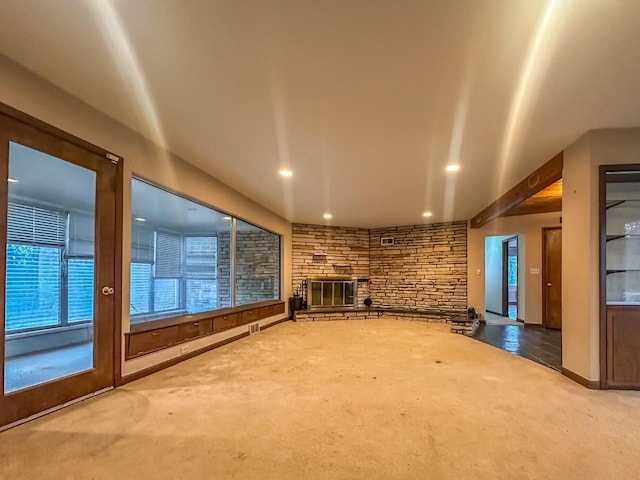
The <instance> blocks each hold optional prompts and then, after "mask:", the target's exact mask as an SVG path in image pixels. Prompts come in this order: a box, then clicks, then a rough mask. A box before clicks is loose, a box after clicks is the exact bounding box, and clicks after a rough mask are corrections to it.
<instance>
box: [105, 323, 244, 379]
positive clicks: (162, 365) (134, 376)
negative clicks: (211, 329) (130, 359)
mask: <svg viewBox="0 0 640 480" xmlns="http://www.w3.org/2000/svg"><path fill="white" fill-rule="evenodd" d="M248 336H249V332H243V333H241V334H239V335H236V336H234V337H231V338H227V339H225V340H221V341H219V342H216V343H212V344H211V345H207V346H206V347H202V348H199V349H198V350H194V351H192V352H188V353H186V354H184V355H180V356H179V357H175V358H172V359H170V360H166V361H164V362H160V363H158V364H156V365H153V366H151V367H148V368H144V369H142V370H139V371H137V372H134V373H132V374H131V375H126V376H124V377H121V378H120V382H119V383H117V384H116V387H120V386H122V385H126V384H127V383H130V382H133V381H135V380H139V379H141V378H143V377H146V376H147V375H151V374H152V373H157V372H159V371H161V370H164V369H165V368H169V367H172V366H173V365H177V364H178V363H180V362H183V361H184V360H187V359H189V358H193V357H195V356H198V355H200V354H202V353H205V352H208V351H209V350H213V349H214V348H218V347H222V346H223V345H226V344H227V343H231V342H235V341H236V340H240V339H241V338H244V337H248Z"/></svg>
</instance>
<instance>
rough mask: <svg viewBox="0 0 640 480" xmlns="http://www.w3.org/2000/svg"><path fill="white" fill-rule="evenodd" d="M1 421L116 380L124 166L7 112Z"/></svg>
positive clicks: (0, 186) (1, 118)
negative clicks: (119, 174) (120, 173)
mask: <svg viewBox="0 0 640 480" xmlns="http://www.w3.org/2000/svg"><path fill="white" fill-rule="evenodd" d="M0 174H1V178H2V181H0V218H2V219H3V220H2V222H0V238H1V239H2V242H3V248H4V251H5V252H6V254H5V255H3V256H2V260H1V261H0V282H1V285H0V302H1V303H2V305H4V308H2V309H0V310H1V313H0V358H1V359H2V362H3V365H2V368H1V369H0V385H1V386H2V395H1V396H0V427H1V426H6V425H9V424H12V423H14V422H17V421H20V420H22V419H25V418H27V417H29V416H32V415H34V414H38V413H40V412H43V411H46V410H48V409H51V408H54V407H56V406H59V405H61V404H64V403H66V402H68V401H71V400H73V399H76V398H80V397H83V396H85V395H88V394H91V393H93V392H97V391H100V390H103V389H105V388H109V387H112V386H113V385H114V367H113V356H114V353H113V352H114V313H115V309H114V307H115V305H114V295H113V294H114V285H115V263H114V256H115V237H114V224H115V208H116V205H115V199H116V194H115V189H116V166H115V165H113V164H112V163H111V162H110V161H108V160H106V159H105V158H102V157H100V156H99V155H97V154H95V153H92V152H90V151H88V150H85V149H84V148H81V147H79V146H77V145H75V144H74V143H71V142H68V141H66V140H62V139H61V138H58V137H56V136H53V135H51V134H50V133H47V132H45V131H42V130H39V129H38V128H36V127H34V126H31V125H27V124H26V123H22V122H21V121H19V120H16V119H14V118H12V117H10V116H7V115H4V114H0Z"/></svg>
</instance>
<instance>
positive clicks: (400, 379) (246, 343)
mask: <svg viewBox="0 0 640 480" xmlns="http://www.w3.org/2000/svg"><path fill="white" fill-rule="evenodd" d="M638 452H640V392H614V391H604V392H600V391H591V390H587V389H585V388H584V387H582V386H580V385H578V384H576V383H574V382H572V381H571V380H569V379H567V378H565V377H563V376H562V375H560V374H559V373H557V372H555V371H553V370H550V369H548V368H546V367H543V366H542V365H538V364H536V363H533V362H530V361H529V360H526V359H524V358H521V357H518V356H515V355H511V354H509V353H507V352H504V351H502V350H499V349H496V348H494V347H492V346H490V345H486V344H483V343H481V342H478V341H475V340H473V339H470V338H466V337H464V336H462V335H453V334H450V333H449V332H448V327H447V326H446V325H442V324H429V323H423V322H417V321H416V322H412V321H403V320H386V319H380V320H366V321H347V322H346V321H332V322H315V323H292V322H287V323H285V324H282V325H278V326H276V327H273V328H271V329H268V330H266V331H263V332H261V333H260V334H258V335H253V336H251V337H247V338H245V339H242V340H240V341H238V342H235V343H232V344H229V345H225V346H224V347H221V348H218V349H216V350H213V351H210V352H208V353H205V354H203V355H200V356H198V357H195V358H193V359H190V360H188V361H185V362H183V363H181V364H179V365H176V366H174V367H172V368H169V369H167V370H164V371H162V372H159V373H157V374H154V375H151V376H149V377H146V378H143V379H141V380H138V381H136V382H133V383H130V384H128V385H126V386H124V387H122V388H119V389H117V390H114V391H112V392H109V393H106V394H103V395H100V396H99V397H95V398H93V399H91V400H87V401H84V402H82V403H80V404H77V405H74V406H72V407H69V408H66V409H64V410H61V411H58V412H56V413H53V414H51V415H48V416H46V417H44V418H41V419H38V420H35V421H33V422H30V423H28V424H25V425H22V426H19V427H16V428H14V429H11V430H8V431H6V432H4V433H1V434H0V478H2V479H29V480H38V479H58V478H65V479H96V480H98V479H100V480H101V479H174V480H175V479H227V478H232V479H304V478H309V479H315V478H318V479H320V478H322V479H325V478H344V479H364V478H366V479H375V478H384V479H449V478H451V479H458V478H461V479H509V480H513V479H514V478H515V479H563V480H569V479H579V480H584V479H586V478H597V479H608V478H616V479H628V478H629V479H630V478H637V476H638V472H639V471H640V455H639V454H638Z"/></svg>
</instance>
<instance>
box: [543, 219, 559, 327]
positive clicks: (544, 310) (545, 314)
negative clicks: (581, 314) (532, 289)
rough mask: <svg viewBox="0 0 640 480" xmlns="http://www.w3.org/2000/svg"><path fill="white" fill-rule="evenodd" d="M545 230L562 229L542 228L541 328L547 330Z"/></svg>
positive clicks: (555, 228)
mask: <svg viewBox="0 0 640 480" xmlns="http://www.w3.org/2000/svg"><path fill="white" fill-rule="evenodd" d="M547 230H562V227H542V275H541V276H540V277H541V279H542V326H543V327H544V328H547V309H546V305H547V242H546V237H545V232H546V231H547Z"/></svg>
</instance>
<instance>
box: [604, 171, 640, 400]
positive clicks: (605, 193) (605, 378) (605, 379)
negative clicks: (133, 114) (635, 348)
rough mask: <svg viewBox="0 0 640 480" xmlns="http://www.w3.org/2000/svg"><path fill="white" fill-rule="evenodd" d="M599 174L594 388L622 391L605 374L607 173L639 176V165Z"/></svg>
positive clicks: (606, 331) (606, 359)
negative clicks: (597, 367)
mask: <svg viewBox="0 0 640 480" xmlns="http://www.w3.org/2000/svg"><path fill="white" fill-rule="evenodd" d="M598 170H599V172H598V174H599V178H598V183H599V185H598V186H599V198H598V216H599V229H600V230H599V233H600V242H599V248H600V259H599V260H600V264H599V271H600V328H599V334H600V335H599V336H600V381H599V382H598V385H597V387H596V388H600V389H603V390H606V389H609V388H615V389H623V388H624V387H620V386H615V387H614V386H609V382H608V380H607V372H608V367H609V358H608V348H607V343H608V330H607V173H608V172H627V171H637V172H638V174H639V175H640V164H637V163H630V164H627V165H625V164H622V165H600V167H599V168H598Z"/></svg>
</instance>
